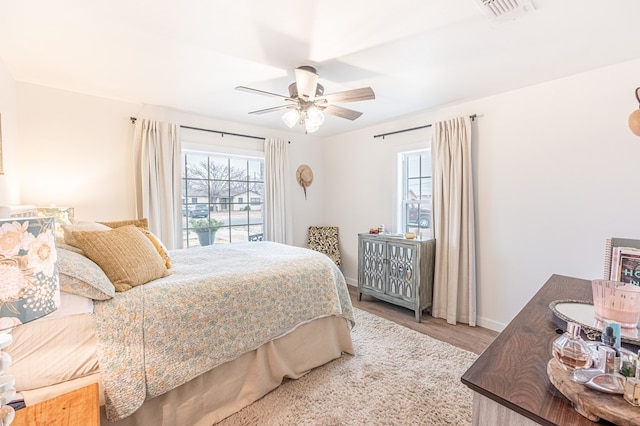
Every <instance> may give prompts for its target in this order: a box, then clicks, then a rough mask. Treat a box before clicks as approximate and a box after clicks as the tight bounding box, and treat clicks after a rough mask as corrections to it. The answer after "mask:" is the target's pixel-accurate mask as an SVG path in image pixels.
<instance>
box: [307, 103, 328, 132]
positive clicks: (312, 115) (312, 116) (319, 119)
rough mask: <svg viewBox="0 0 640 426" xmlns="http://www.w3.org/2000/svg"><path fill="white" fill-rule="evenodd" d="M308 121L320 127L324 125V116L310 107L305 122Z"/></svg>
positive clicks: (316, 109)
mask: <svg viewBox="0 0 640 426" xmlns="http://www.w3.org/2000/svg"><path fill="white" fill-rule="evenodd" d="M307 121H310V122H311V123H313V125H314V126H318V127H320V126H321V125H322V123H324V114H323V113H322V111H320V110H319V109H318V108H316V107H314V106H312V107H310V108H309V109H307V117H306V120H305V122H307Z"/></svg>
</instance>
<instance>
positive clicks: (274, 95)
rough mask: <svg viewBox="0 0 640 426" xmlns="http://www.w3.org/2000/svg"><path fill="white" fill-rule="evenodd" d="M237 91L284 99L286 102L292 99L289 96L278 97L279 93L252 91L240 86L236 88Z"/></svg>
mask: <svg viewBox="0 0 640 426" xmlns="http://www.w3.org/2000/svg"><path fill="white" fill-rule="evenodd" d="M236 90H240V91H241V92H247V93H255V94H258V95H263V96H271V97H272V98H278V99H284V100H290V99H291V98H289V97H288V96H284V95H278V94H277V93H271V92H265V91H264V90H258V89H252V88H251V87H245V86H238V87H236Z"/></svg>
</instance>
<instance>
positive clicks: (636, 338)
mask: <svg viewBox="0 0 640 426" xmlns="http://www.w3.org/2000/svg"><path fill="white" fill-rule="evenodd" d="M549 308H551V311H552V312H553V313H554V315H555V316H557V317H558V318H560V319H562V320H564V321H571V322H575V323H577V324H579V325H580V327H581V328H582V329H583V330H584V332H585V333H586V334H587V336H588V337H589V338H590V339H593V340H595V339H599V338H600V334H602V330H603V328H604V327H603V325H602V321H599V320H597V319H596V317H595V314H594V311H593V303H591V302H587V301H584V300H555V301H553V302H551V303H549ZM620 340H622V341H623V342H626V343H631V344H633V345H636V346H640V333H639V332H638V329H637V328H633V329H631V328H623V329H622V334H621V336H620Z"/></svg>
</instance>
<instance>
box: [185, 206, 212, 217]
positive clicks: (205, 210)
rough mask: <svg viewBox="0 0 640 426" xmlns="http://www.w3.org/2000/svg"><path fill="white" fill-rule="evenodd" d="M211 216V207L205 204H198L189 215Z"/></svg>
mask: <svg viewBox="0 0 640 426" xmlns="http://www.w3.org/2000/svg"><path fill="white" fill-rule="evenodd" d="M207 216H209V207H207V206H206V205H204V204H196V205H195V207H194V208H193V210H191V211H189V217H193V218H196V217H207Z"/></svg>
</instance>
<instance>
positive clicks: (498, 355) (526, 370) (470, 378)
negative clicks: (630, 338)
mask: <svg viewBox="0 0 640 426" xmlns="http://www.w3.org/2000/svg"><path fill="white" fill-rule="evenodd" d="M560 299H574V300H588V301H590V300H593V298H592V294H591V281H588V280H581V279H577V278H570V277H565V276H560V275H553V276H551V278H549V280H548V281H547V282H546V284H545V285H544V286H543V287H542V288H541V289H540V290H539V291H538V293H537V294H536V295H535V296H534V297H533V299H531V301H529V303H527V305H526V306H525V307H524V308H522V310H521V311H520V313H519V314H518V315H517V316H516V317H515V318H514V319H513V321H511V322H510V323H509V325H508V326H507V327H506V328H505V329H504V331H503V332H502V333H500V335H498V337H496V339H495V340H494V341H493V343H491V345H489V347H488V348H487V349H486V350H485V351H484V352H483V353H482V355H480V357H479V358H478V359H477V360H476V362H475V363H474V364H473V365H472V366H471V367H469V369H468V370H467V371H466V372H465V373H464V375H463V376H462V383H464V384H465V385H467V386H468V387H469V388H471V389H472V390H473V391H474V400H473V424H474V425H491V426H497V425H508V426H515V425H534V424H543V425H572V426H574V425H590V426H593V425H594V423H593V422H591V421H590V420H588V419H587V418H586V417H583V416H581V415H580V414H578V413H577V412H576V411H575V410H574V409H573V407H572V405H571V402H570V401H569V400H568V399H567V398H565V397H564V396H563V395H562V394H561V393H560V392H559V391H558V390H557V389H556V388H555V387H554V386H553V385H552V384H551V382H550V381H549V377H548V376H547V363H548V362H549V360H550V359H551V343H552V342H553V341H554V340H555V339H556V338H557V337H558V334H557V333H556V329H558V328H562V329H563V330H564V329H565V327H566V325H565V323H564V321H561V320H558V319H557V318H556V317H555V315H554V314H553V312H552V311H551V309H549V303H550V302H552V301H554V300H560ZM629 349H634V348H633V347H629ZM603 424H608V423H607V422H605V421H601V422H600V423H598V425H603Z"/></svg>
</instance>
